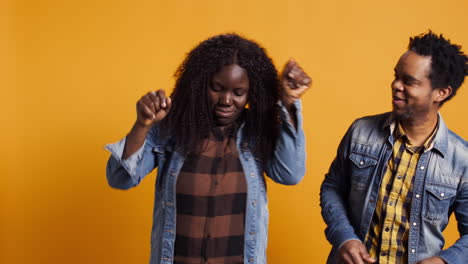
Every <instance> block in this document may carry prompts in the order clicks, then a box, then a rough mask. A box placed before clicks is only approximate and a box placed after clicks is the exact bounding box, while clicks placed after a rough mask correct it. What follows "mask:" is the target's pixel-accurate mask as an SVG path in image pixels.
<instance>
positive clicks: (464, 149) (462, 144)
mask: <svg viewBox="0 0 468 264" xmlns="http://www.w3.org/2000/svg"><path fill="white" fill-rule="evenodd" d="M448 142H449V145H452V146H453V147H454V148H455V149H456V151H459V152H461V153H460V154H462V153H463V154H464V155H466V157H467V158H468V142H467V141H466V140H465V139H463V138H462V137H461V136H459V135H458V134H456V133H455V132H453V131H452V130H450V129H449V130H448Z"/></svg>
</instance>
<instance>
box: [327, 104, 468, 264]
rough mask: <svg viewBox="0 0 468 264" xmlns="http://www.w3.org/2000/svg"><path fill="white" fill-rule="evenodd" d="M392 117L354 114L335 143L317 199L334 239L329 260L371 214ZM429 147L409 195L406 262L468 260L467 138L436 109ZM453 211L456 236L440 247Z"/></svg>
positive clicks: (362, 232) (362, 231) (456, 263)
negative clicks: (451, 242)
mask: <svg viewBox="0 0 468 264" xmlns="http://www.w3.org/2000/svg"><path fill="white" fill-rule="evenodd" d="M393 128H394V122H393V120H392V114H391V113H386V114H381V115H376V116H369V117H364V118H361V119H358V120H356V121H355V122H354V123H353V124H352V125H351V127H350V128H349V129H348V131H347V133H346V135H345V136H344V138H343V139H342V141H341V143H340V146H339V148H338V153H337V156H336V158H335V160H334V161H333V163H332V165H331V167H330V170H329V172H328V174H327V175H326V176H325V180H324V182H323V183H322V187H321V192H320V202H321V207H322V216H323V218H324V220H325V222H326V224H327V228H326V230H325V234H326V237H327V239H328V240H329V241H330V243H331V244H332V245H333V248H332V251H331V253H330V255H329V257H328V262H327V263H335V262H336V254H337V250H338V248H339V247H340V246H341V245H342V244H343V243H344V242H346V241H348V240H351V239H357V240H361V241H364V238H365V236H366V233H367V230H368V229H369V225H370V223H371V219H372V216H373V214H374V210H375V206H376V201H377V199H378V193H379V188H380V182H381V180H382V177H383V175H384V173H385V170H386V169H387V163H388V160H389V158H390V156H391V153H392V146H393V143H394V138H393ZM432 146H433V147H432V148H429V149H428V150H426V151H425V152H424V153H422V154H421V156H420V159H419V161H418V165H417V167H416V172H415V179H414V185H413V194H412V200H411V213H410V216H409V217H410V218H409V221H410V230H409V240H408V263H410V264H412V263H416V262H418V261H419V260H422V259H425V258H428V257H432V256H439V257H441V258H442V259H444V260H445V261H446V262H447V263H449V264H452V263H453V264H461V263H468V144H467V142H466V141H465V140H463V139H462V138H460V137H459V136H457V135H456V134H455V133H453V132H452V131H450V130H449V129H447V127H446V125H445V123H444V121H443V119H442V117H441V116H440V114H439V129H438V131H437V134H436V135H435V138H434V141H433V145H432ZM452 212H455V216H456V218H457V222H458V229H459V232H460V235H461V237H460V239H459V240H458V241H457V242H456V243H455V244H454V245H452V246H451V247H449V248H447V249H445V250H442V248H443V247H444V238H443V236H442V231H443V230H444V229H445V227H446V226H447V223H448V220H449V217H450V215H451V213H452Z"/></svg>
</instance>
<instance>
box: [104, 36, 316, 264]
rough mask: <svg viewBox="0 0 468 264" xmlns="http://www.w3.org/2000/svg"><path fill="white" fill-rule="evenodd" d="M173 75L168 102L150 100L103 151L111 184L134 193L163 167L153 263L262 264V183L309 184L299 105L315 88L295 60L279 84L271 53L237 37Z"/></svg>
mask: <svg viewBox="0 0 468 264" xmlns="http://www.w3.org/2000/svg"><path fill="white" fill-rule="evenodd" d="M175 76H176V78H177V80H176V85H175V89H174V91H173V93H172V95H171V96H170V97H166V95H165V93H164V91H163V90H159V91H157V92H149V93H147V94H146V95H144V96H143V97H142V98H141V99H140V100H139V101H138V103H137V116H136V121H135V124H134V126H133V128H132V129H131V130H130V132H129V134H128V135H127V136H126V137H125V138H124V139H122V140H121V141H119V142H117V143H115V144H110V145H108V146H107V147H106V148H107V149H108V150H109V151H110V152H111V153H112V155H111V157H110V159H109V162H108V165H107V179H108V182H109V184H110V185H111V186H112V187H115V188H119V189H128V188H131V187H134V186H137V185H138V184H139V183H140V181H141V180H142V179H143V178H144V177H145V176H146V175H147V174H148V173H150V172H151V171H152V170H153V169H155V168H158V172H157V174H158V177H157V179H156V194H155V203H154V215H153V221H154V222H153V229H152V235H151V259H150V263H151V264H156V263H157V264H172V263H176V264H193V263H204V264H208V263H212V264H240V263H251V264H264V263H266V241H267V235H268V207H267V199H266V186H265V179H264V174H266V175H267V176H268V177H270V178H271V179H272V180H274V181H275V182H278V183H281V184H287V185H292V184H296V183H298V182H299V181H300V180H301V179H302V177H303V176H304V172H305V143H304V140H305V139H304V132H303V130H302V115H301V103H300V100H299V99H300V97H301V96H302V95H303V93H304V92H305V91H306V90H307V89H308V88H309V85H310V83H311V79H310V78H309V76H308V75H307V74H306V73H305V72H304V71H303V70H302V68H301V67H299V65H298V64H297V63H296V62H295V61H292V60H290V61H289V62H288V63H287V64H286V66H285V69H284V70H283V74H282V75H281V79H280V80H279V78H278V74H277V71H276V68H275V66H274V65H273V63H272V60H271V59H270V57H268V55H267V54H266V52H265V50H264V49H263V48H262V47H261V46H260V45H258V44H257V43H256V42H254V41H251V40H248V39H245V38H243V37H241V36H238V35H236V34H226V35H218V36H214V37H212V38H209V39H207V40H205V41H203V42H202V43H200V44H199V45H198V46H196V47H195V48H194V49H193V50H192V51H191V52H190V53H189V54H188V55H187V57H186V58H185V60H184V62H183V63H182V64H181V65H180V67H179V69H178V71H177V72H176V75H175ZM247 104H248V107H247Z"/></svg>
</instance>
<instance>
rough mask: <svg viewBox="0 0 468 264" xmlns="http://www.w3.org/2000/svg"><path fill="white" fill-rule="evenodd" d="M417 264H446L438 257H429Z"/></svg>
mask: <svg viewBox="0 0 468 264" xmlns="http://www.w3.org/2000/svg"><path fill="white" fill-rule="evenodd" d="M418 264H446V263H445V261H444V260H443V259H441V258H439V257H430V258H427V259H423V260H421V261H419V262H418Z"/></svg>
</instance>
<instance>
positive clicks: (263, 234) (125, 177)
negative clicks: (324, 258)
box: [106, 100, 305, 264]
mask: <svg viewBox="0 0 468 264" xmlns="http://www.w3.org/2000/svg"><path fill="white" fill-rule="evenodd" d="M294 105H295V107H296V117H297V130H296V128H294V127H293V126H292V125H291V124H290V123H289V122H288V121H287V120H289V115H288V112H287V110H286V108H284V107H283V106H281V104H280V107H281V112H280V117H281V119H282V121H283V122H282V126H281V128H280V133H279V136H278V140H277V142H276V148H275V151H274V155H273V159H272V160H271V161H270V162H268V163H267V164H266V166H265V168H264V169H263V166H262V162H260V161H259V160H258V159H256V158H255V157H254V156H253V155H252V152H251V150H250V147H249V144H247V143H241V142H243V141H242V136H243V130H244V128H243V126H241V128H240V129H239V131H238V134H237V140H236V142H237V148H238V150H239V155H240V161H241V164H242V168H243V170H244V174H245V176H246V180H247V204H246V219H245V221H246V222H245V234H244V237H245V243H244V245H245V246H244V263H254V264H264V263H266V246H267V235H268V217H269V212H268V201H267V195H266V185H265V179H264V176H263V175H264V172H266V174H267V176H269V177H270V178H271V179H272V180H273V181H275V182H277V183H281V184H286V185H292V184H297V183H298V182H299V181H300V180H301V179H302V177H303V176H304V173H305V139H304V132H303V130H302V115H301V103H300V101H298V100H297V101H296V102H295V103H294ZM124 146H125V138H124V139H122V140H121V141H119V142H117V143H114V144H109V145H107V146H106V149H107V150H109V151H110V152H111V157H110V158H109V161H108V163H107V170H106V173H107V180H108V183H109V185H110V186H112V187H114V188H119V189H129V188H131V187H134V186H136V185H138V184H139V183H140V181H141V180H142V179H143V178H144V177H145V176H146V175H147V174H148V173H150V172H151V171H152V170H153V169H154V168H156V167H157V168H158V170H157V178H156V190H155V200H154V216H153V227H152V234H151V259H150V263H151V264H170V263H172V262H173V255H174V254H173V252H174V242H175V241H174V240H175V230H176V204H175V202H176V196H175V195H176V190H175V186H176V182H177V175H179V171H180V169H181V167H182V165H183V163H184V156H183V155H181V154H180V153H178V152H177V151H175V150H174V146H173V145H171V144H170V140H163V139H161V138H160V137H159V127H158V126H157V125H155V126H154V127H153V128H152V129H151V131H150V132H149V133H148V136H147V138H146V140H145V143H144V145H143V146H142V147H141V148H140V149H139V150H138V151H137V152H135V153H134V154H132V155H131V156H130V157H128V158H127V159H125V160H122V159H121V157H122V153H123V148H124Z"/></svg>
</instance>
